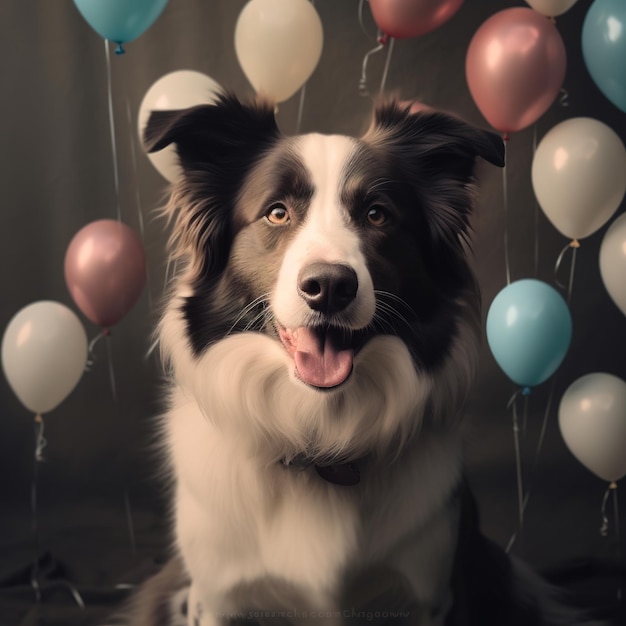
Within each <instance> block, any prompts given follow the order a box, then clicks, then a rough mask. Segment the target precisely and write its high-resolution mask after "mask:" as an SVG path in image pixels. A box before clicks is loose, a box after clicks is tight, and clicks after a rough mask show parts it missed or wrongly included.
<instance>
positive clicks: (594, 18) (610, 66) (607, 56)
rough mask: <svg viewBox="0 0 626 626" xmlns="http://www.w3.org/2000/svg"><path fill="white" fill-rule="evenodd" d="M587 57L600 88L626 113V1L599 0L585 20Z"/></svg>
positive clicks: (584, 41) (584, 31) (586, 62)
mask: <svg viewBox="0 0 626 626" xmlns="http://www.w3.org/2000/svg"><path fill="white" fill-rule="evenodd" d="M582 47H583V58H584V60H585V65H586V66H587V69H588V70H589V74H591V78H593V80H594V82H595V83H596V85H597V86H598V88H599V89H600V91H601V92H602V93H603V94H604V95H605V96H606V97H607V98H608V99H609V100H610V101H611V102H612V103H613V104H614V105H615V106H616V107H618V108H619V109H621V110H622V111H624V112H625V113H626V63H625V62H624V59H626V2H624V0H595V2H594V3H593V4H592V5H591V6H590V7H589V11H588V12H587V15H586V16H585V21H584V22H583V35H582Z"/></svg>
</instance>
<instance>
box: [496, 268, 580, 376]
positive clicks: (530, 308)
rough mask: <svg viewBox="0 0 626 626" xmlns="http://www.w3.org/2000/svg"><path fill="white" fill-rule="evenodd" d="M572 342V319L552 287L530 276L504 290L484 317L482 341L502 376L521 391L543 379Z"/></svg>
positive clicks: (557, 364) (557, 365) (560, 297)
mask: <svg viewBox="0 0 626 626" xmlns="http://www.w3.org/2000/svg"><path fill="white" fill-rule="evenodd" d="M571 339H572V316H571V314H570V311H569V307H568V306H567V303H566V302H565V300H564V299H563V297H562V296H561V294H559V293H558V292H557V291H556V290H555V289H554V288H553V287H551V286H550V285H548V284H546V283H544V282H542V281H540V280H535V279H532V278H528V279H524V280H518V281H515V282H513V283H511V284H510V285H508V286H506V287H505V288H504V289H502V291H500V293H498V295H497V296H496V297H495V298H494V299H493V302H492V303H491V306H490V307H489V311H488V313H487V342H488V343H489V348H490V349H491V353H492V354H493V356H494V358H495V360H496V361H497V363H498V365H499V366H500V367H501V368H502V369H503V370H504V373H505V374H506V375H507V376H508V377H509V378H510V379H511V380H512V381H513V382H515V383H517V384H518V385H520V386H522V387H533V386H535V385H538V384H539V383H542V382H543V381H544V380H546V379H548V378H549V377H550V376H551V375H552V374H554V372H555V371H556V370H557V369H558V367H559V365H561V363H562V361H563V359H564V358H565V355H566V354H567V350H568V349H569V345H570V341H571Z"/></svg>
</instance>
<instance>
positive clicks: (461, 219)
mask: <svg viewBox="0 0 626 626" xmlns="http://www.w3.org/2000/svg"><path fill="white" fill-rule="evenodd" d="M363 141H365V142H366V143H367V144H369V145H370V146H371V147H372V148H374V149H375V150H380V153H381V154H384V155H385V158H387V159H391V164H392V166H393V167H394V169H395V174H394V175H396V176H399V177H401V178H402V179H403V180H404V181H405V182H406V183H407V184H408V185H410V186H411V187H412V188H413V189H414V192H415V195H416V198H418V199H419V206H421V208H422V213H423V215H424V218H425V219H426V223H427V225H428V228H429V230H430V235H431V236H430V242H431V244H432V245H433V247H434V248H435V249H437V250H438V252H437V254H439V253H441V252H445V251H447V252H452V253H453V254H462V251H463V247H462V245H461V241H462V240H467V238H468V235H469V215H470V213H471V211H472V205H473V202H472V201H473V200H474V195H473V193H472V191H471V190H472V183H473V182H474V178H475V176H474V171H475V168H476V160H477V157H480V158H483V159H485V160H486V161H487V162H489V163H492V164H493V165H497V166H499V167H503V166H504V141H503V140H502V138H501V137H500V136H499V135H497V134H496V133H492V132H490V131H486V130H481V129H478V128H475V127H473V126H471V125H470V124H467V123H466V122H464V121H462V120H460V119H458V118H456V117H453V116H451V115H448V114H445V113H436V112H426V111H424V112H419V113H411V112H410V109H409V107H404V106H402V105H400V104H398V103H395V102H391V103H387V104H384V105H382V106H379V107H378V108H377V110H376V112H375V116H374V122H373V124H372V126H371V127H370V129H369V131H368V132H367V133H366V135H365V136H364V137H363ZM440 246H443V248H440ZM440 258H443V259H445V258H447V256H446V254H443V255H440Z"/></svg>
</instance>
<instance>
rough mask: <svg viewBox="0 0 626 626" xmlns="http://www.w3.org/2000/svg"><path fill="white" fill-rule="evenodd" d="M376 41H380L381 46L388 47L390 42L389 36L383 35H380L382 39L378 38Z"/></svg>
mask: <svg viewBox="0 0 626 626" xmlns="http://www.w3.org/2000/svg"><path fill="white" fill-rule="evenodd" d="M376 41H378V43H379V44H380V45H381V46H386V45H387V42H388V41H389V35H387V34H386V33H383V34H382V35H380V37H378V39H377V40H376Z"/></svg>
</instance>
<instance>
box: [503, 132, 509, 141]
mask: <svg viewBox="0 0 626 626" xmlns="http://www.w3.org/2000/svg"><path fill="white" fill-rule="evenodd" d="M502 140H503V141H508V140H509V133H504V134H503V135H502Z"/></svg>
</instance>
